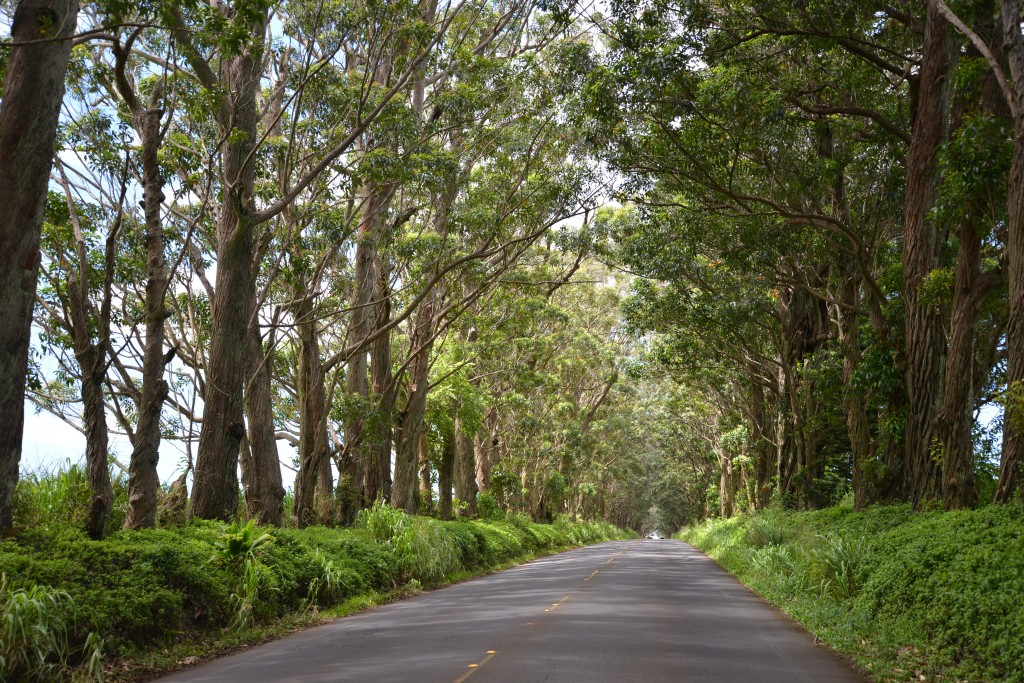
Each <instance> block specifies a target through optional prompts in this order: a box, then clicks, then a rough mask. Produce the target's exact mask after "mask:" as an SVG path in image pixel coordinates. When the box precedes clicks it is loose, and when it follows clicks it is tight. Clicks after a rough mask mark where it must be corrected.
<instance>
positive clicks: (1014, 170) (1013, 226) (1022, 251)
mask: <svg viewBox="0 0 1024 683" xmlns="http://www.w3.org/2000/svg"><path fill="white" fill-rule="evenodd" d="M999 10H1000V15H1001V18H1002V30H1003V44H1004V47H1005V48H1006V51H1007V55H1008V57H1009V64H1010V75H1011V76H1012V78H1013V83H1014V87H1013V92H1012V93H1010V94H1009V96H1011V97H1013V98H1014V99H1015V112H1014V119H1015V120H1014V141H1013V161H1012V163H1011V165H1010V177H1009V179H1008V196H1007V220H1006V222H1007V226H1006V227H1007V235H1008V236H1007V245H1006V251H1007V256H1008V258H1007V268H1008V270H1009V299H1010V313H1009V319H1008V322H1007V329H1006V401H1005V406H1006V407H1005V412H1004V415H1003V457H1002V462H1001V463H1000V468H999V481H998V482H997V484H996V492H995V498H994V500H995V502H997V503H1005V502H1008V501H1009V500H1010V499H1011V498H1012V496H1013V493H1014V491H1015V490H1016V488H1017V486H1018V485H1019V483H1020V476H1021V466H1022V462H1024V37H1022V35H1021V29H1020V13H1021V3H1020V2H1019V0H1000V3H999ZM1022 493H1024V492H1022Z"/></svg>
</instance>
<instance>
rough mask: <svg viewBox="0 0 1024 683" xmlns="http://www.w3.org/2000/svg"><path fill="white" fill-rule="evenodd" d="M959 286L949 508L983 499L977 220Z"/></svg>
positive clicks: (962, 253) (945, 438) (945, 433)
mask: <svg viewBox="0 0 1024 683" xmlns="http://www.w3.org/2000/svg"><path fill="white" fill-rule="evenodd" d="M959 232H960V235H959V237H960V244H959V247H958V249H957V256H956V275H955V280H954V284H953V315H952V316H951V317H950V333H949V348H948V350H947V352H946V378H945V388H944V391H943V396H942V407H941V409H940V410H939V413H938V415H937V416H936V422H937V427H938V433H939V438H940V440H941V443H942V489H943V490H942V499H943V503H944V504H945V507H946V509H948V510H956V509H960V508H965V507H971V506H972V505H974V503H975V502H976V501H977V499H978V487H977V481H976V479H975V475H974V444H973V443H972V441H971V427H973V425H974V416H973V414H972V408H973V407H974V380H973V377H972V374H973V373H972V371H973V369H974V335H975V326H976V323H977V320H978V307H979V304H980V299H979V297H978V291H977V289H978V278H979V277H980V276H981V238H980V237H979V236H978V234H977V231H976V230H975V224H974V221H973V220H971V219H969V218H968V219H967V220H965V221H964V222H963V223H962V224H961V226H960V231H959Z"/></svg>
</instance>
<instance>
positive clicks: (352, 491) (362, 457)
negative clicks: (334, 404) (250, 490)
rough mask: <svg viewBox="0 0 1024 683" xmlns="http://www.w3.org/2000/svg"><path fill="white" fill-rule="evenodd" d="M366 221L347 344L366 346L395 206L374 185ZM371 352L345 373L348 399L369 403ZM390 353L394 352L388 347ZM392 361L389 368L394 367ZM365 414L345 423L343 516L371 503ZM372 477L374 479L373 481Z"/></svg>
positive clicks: (359, 354) (354, 359) (360, 354)
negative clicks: (382, 245)
mask: <svg viewBox="0 0 1024 683" xmlns="http://www.w3.org/2000/svg"><path fill="white" fill-rule="evenodd" d="M363 195H364V197H365V200H364V203H363V216H362V219H361V221H360V224H359V231H358V236H357V237H358V244H357V246H356V262H355V290H354V292H353V294H352V300H351V306H352V319H351V321H350V322H349V331H348V345H349V346H354V345H356V344H362V343H363V341H364V340H365V339H368V338H369V337H370V335H371V334H372V333H373V330H374V322H375V319H376V318H377V315H378V313H379V311H378V307H377V304H374V294H375V292H377V291H379V289H380V276H381V273H380V270H379V269H380V261H379V257H378V251H377V244H378V241H379V239H380V230H381V226H382V224H383V220H384V214H385V212H386V211H387V208H388V205H389V204H390V192H387V191H386V190H384V189H383V188H380V187H374V186H373V185H369V186H368V187H367V188H366V189H365V190H364V192H363ZM374 347H375V345H372V346H371V348H369V349H368V348H360V349H359V350H358V351H356V353H355V354H353V355H352V356H351V357H350V358H349V359H348V367H347V368H346V390H347V391H348V394H349V396H357V397H359V398H360V399H362V401H363V402H364V405H365V402H366V401H368V400H369V391H370V387H369V377H368V353H371V352H372V350H373V348H374ZM389 352H390V347H389ZM390 362H391V360H390V358H388V360H387V363H388V364H389V365H390ZM364 412H365V411H363V410H358V411H356V413H355V414H353V415H350V416H348V417H347V418H346V421H345V462H344V463H343V465H342V469H343V472H341V473H340V475H341V477H342V482H341V484H340V485H339V495H340V497H341V498H342V500H343V504H342V507H343V508H344V509H343V511H342V517H343V518H348V517H350V516H353V515H354V511H355V510H356V509H358V508H361V507H364V506H365V505H366V504H367V502H368V501H367V500H366V496H367V493H366V491H365V489H364V486H365V482H366V480H367V475H368V471H369V467H370V462H371V461H372V460H373V450H374V447H373V444H372V443H371V442H372V439H371V438H370V436H371V435H370V434H367V433H366V425H365V423H364ZM371 478H372V477H371Z"/></svg>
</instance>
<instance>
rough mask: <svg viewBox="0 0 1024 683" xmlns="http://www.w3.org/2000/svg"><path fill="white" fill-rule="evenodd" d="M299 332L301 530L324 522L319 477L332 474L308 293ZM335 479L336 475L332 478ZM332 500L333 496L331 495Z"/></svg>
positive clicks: (299, 312) (302, 298)
mask: <svg viewBox="0 0 1024 683" xmlns="http://www.w3.org/2000/svg"><path fill="white" fill-rule="evenodd" d="M295 295H296V297H297V298H299V303H298V305H297V306H296V307H295V310H294V317H295V321H296V322H295V325H296V329H297V331H298V338H299V339H298V341H299V348H298V356H299V358H298V369H297V372H296V392H297V393H298V397H297V398H298V403H299V473H298V475H297V476H296V478H295V517H296V520H297V521H298V524H299V526H300V527H304V526H308V525H310V524H316V523H317V522H318V521H322V522H323V521H326V520H323V519H322V517H323V516H324V514H323V513H324V512H325V509H324V508H325V506H324V503H323V501H322V500H321V501H320V502H317V498H318V497H319V498H322V497H323V492H320V493H318V489H320V488H321V484H320V477H321V470H322V469H323V468H327V469H328V474H330V472H329V470H330V466H331V463H330V446H329V444H328V442H327V393H326V388H325V387H324V373H323V365H322V362H321V358H320V341H319V336H318V334H317V329H316V319H315V317H314V311H313V305H312V300H311V299H310V298H309V296H310V295H309V293H308V292H305V293H300V292H296V293H295ZM331 478H332V479H333V476H332V477H331ZM328 499H330V495H328Z"/></svg>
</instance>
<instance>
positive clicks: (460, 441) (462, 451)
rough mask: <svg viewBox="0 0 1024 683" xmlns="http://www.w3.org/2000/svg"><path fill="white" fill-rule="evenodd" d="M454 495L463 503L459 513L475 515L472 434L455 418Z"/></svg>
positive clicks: (474, 470) (474, 467)
mask: <svg viewBox="0 0 1024 683" xmlns="http://www.w3.org/2000/svg"><path fill="white" fill-rule="evenodd" d="M453 476H454V480H455V482H454V483H455V497H456V498H458V499H459V500H460V501H462V502H463V503H464V504H465V506H466V507H465V508H464V509H461V510H460V511H459V514H461V515H464V516H466V517H475V516H476V494H477V490H476V462H475V461H474V449H473V435H472V434H470V433H468V432H467V431H466V430H465V429H463V427H462V421H461V420H458V419H456V420H455V465H454V475H453Z"/></svg>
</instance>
